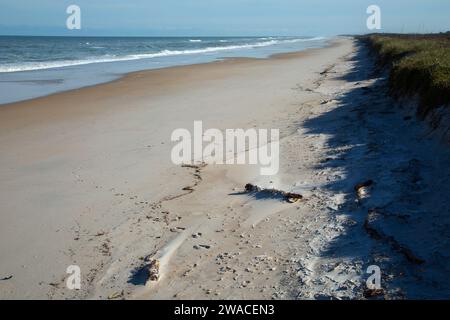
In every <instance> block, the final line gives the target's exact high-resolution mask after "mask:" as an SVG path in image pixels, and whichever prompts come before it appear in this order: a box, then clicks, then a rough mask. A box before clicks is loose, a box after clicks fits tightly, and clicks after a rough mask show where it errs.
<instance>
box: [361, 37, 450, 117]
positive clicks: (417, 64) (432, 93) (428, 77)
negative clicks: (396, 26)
mask: <svg viewBox="0 0 450 320" xmlns="http://www.w3.org/2000/svg"><path fill="white" fill-rule="evenodd" d="M364 39H365V40H366V41H367V42H368V43H369V45H370V47H371V48H372V49H373V50H374V51H375V52H376V53H377V55H378V61H379V63H380V65H381V66H383V67H386V66H388V67H389V68H390V75H389V86H390V91H391V94H393V95H394V96H396V97H399V96H417V97H418V98H419V107H418V114H419V116H422V117H425V116H426V115H427V114H428V113H429V112H430V111H431V110H432V109H435V108H438V107H441V106H446V107H447V108H448V107H449V105H450V33H449V32H447V33H443V34H432V35H396V34H388V35H369V36H367V37H365V38H364Z"/></svg>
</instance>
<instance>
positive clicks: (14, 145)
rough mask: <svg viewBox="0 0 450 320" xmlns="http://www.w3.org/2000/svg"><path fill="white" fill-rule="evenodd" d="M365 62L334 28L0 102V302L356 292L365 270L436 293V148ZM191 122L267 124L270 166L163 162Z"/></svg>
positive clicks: (414, 291)
mask: <svg viewBox="0 0 450 320" xmlns="http://www.w3.org/2000/svg"><path fill="white" fill-rule="evenodd" d="M371 71H372V62H371V60H370V58H369V57H368V56H367V55H366V53H365V52H364V50H361V49H358V48H357V47H356V46H355V43H354V41H353V40H351V39H346V38H341V39H339V40H336V41H335V42H334V44H333V45H332V46H330V47H328V48H325V49H314V50H308V51H307V52H302V53H295V54H287V55H280V56H276V57H272V58H270V59H232V60H225V61H221V62H215V63H210V64H203V65H194V66H184V67H174V68H169V69H162V70H154V71H146V72H138V73H133V74H130V75H128V76H126V77H124V78H122V79H120V80H117V81H114V82H111V83H108V84H102V85H98V86H94V87H90V88H84V89H79V90H74V91H70V92H65V93H60V94H55V95H51V96H48V97H44V98H39V99H35V100H32V101H27V102H21V103H16V104H11V105H5V106H2V107H0V150H1V156H0V181H1V182H0V279H2V278H5V280H0V297H1V298H39V299H46V298H53V299H64V298H101V299H107V298H111V299H121V298H127V299H133V298H135V299H171V298H179V299H201V298H202V299H205V298H206V299H214V298H220V299H239V298H242V299H256V298H263V299H270V298H275V299H298V298H306V299H311V298H312V299H314V298H315V299H320V298H326V299H328V298H338V299H344V298H362V297H363V295H364V292H365V288H366V287H365V279H366V278H367V276H368V275H367V274H366V273H365V272H366V269H367V267H368V266H370V265H373V264H376V265H379V266H380V267H381V269H382V273H383V279H382V284H383V289H384V291H383V292H382V293H381V294H380V296H381V297H386V298H403V297H441V298H448V295H449V292H450V291H449V288H450V286H449V280H448V279H447V277H446V274H448V272H449V271H450V270H449V263H448V262H449V252H450V244H449V239H450V231H449V230H450V229H449V226H450V218H449V209H448V206H449V202H450V200H449V199H448V195H449V194H450V192H449V191H450V190H449V189H450V188H449V185H450V184H449V182H450V181H449V180H450V176H449V170H448V168H449V165H448V164H449V163H450V162H449V160H450V155H449V153H448V152H447V150H446V149H445V148H443V147H442V145H440V144H439V141H438V139H437V138H436V137H434V136H433V135H429V134H427V128H426V127H425V126H424V125H423V124H421V123H419V122H417V121H416V120H415V119H414V118H412V119H410V118H405V116H406V115H407V114H406V113H407V112H408V111H407V110H402V109H401V108H399V107H398V106H396V105H395V103H394V102H393V101H391V100H390V99H389V98H386V90H385V80H384V77H383V76H378V77H375V76H374V75H373V74H372V73H371ZM405 119H407V120H405ZM194 120H202V121H203V124H204V127H205V128H219V129H226V128H253V127H257V128H279V129H280V133H281V155H280V156H281V159H280V160H281V167H280V172H279V174H278V175H277V176H274V177H260V176H259V175H258V172H259V170H258V168H257V167H254V166H212V165H208V166H205V167H198V168H187V167H180V166H175V165H173V164H172V162H171V160H170V152H171V148H172V146H173V144H172V143H171V142H170V136H171V133H172V131H173V130H174V129H176V128H187V129H190V130H192V127H193V121H194ZM368 180H372V181H373V183H372V185H371V186H370V187H368V188H366V189H367V190H365V191H366V192H365V193H364V194H363V193H361V192H360V195H359V196H358V194H357V192H355V190H354V186H355V185H357V184H358V183H361V182H365V181H368ZM246 183H254V184H257V185H259V186H261V187H267V188H272V187H273V188H277V189H280V190H283V191H295V192H298V193H301V194H302V195H303V196H304V199H303V200H302V201H301V202H298V203H294V204H292V203H287V202H284V201H282V199H279V198H277V197H267V196H265V195H261V194H258V193H252V194H245V193H243V192H242V191H243V189H244V186H245V184H246ZM187 186H193V190H194V191H189V190H187V191H183V190H182V189H183V188H184V187H187ZM424 230H426V232H424ZM155 258H157V259H159V261H160V275H161V278H160V280H159V281H157V282H147V280H148V279H147V272H146V270H147V267H148V264H149V263H150V262H151V261H152V259H155ZM414 258H416V260H415V259H414ZM69 265H79V266H80V267H81V273H82V274H81V275H82V288H81V290H75V291H71V290H68V289H67V288H66V286H65V279H66V277H67V274H66V268H67V266H69Z"/></svg>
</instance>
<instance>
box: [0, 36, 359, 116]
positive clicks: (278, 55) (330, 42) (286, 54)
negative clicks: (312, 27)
mask: <svg viewBox="0 0 450 320" xmlns="http://www.w3.org/2000/svg"><path fill="white" fill-rule="evenodd" d="M341 38H351V37H343V36H337V37H334V38H331V39H328V40H327V41H326V44H325V45H324V46H323V47H320V48H307V49H303V50H299V51H289V52H283V53H275V54H270V55H268V56H267V57H262V58H252V57H239V56H236V57H222V58H220V57H219V58H216V59H215V60H212V61H209V62H199V63H192V64H180V65H171V66H166V67H161V68H150V69H142V70H138V71H131V72H125V73H120V74H116V75H115V76H114V77H112V78H111V79H105V80H99V81H100V82H96V83H94V84H88V85H83V84H79V86H76V87H73V88H68V89H61V91H57V92H52V93H49V94H45V95H42V96H37V97H33V98H26V99H22V100H17V101H12V102H7V103H0V108H2V107H5V106H8V105H13V104H16V103H21V102H26V101H30V100H35V99H40V98H45V97H48V96H52V95H57V94H61V93H66V92H70V91H73V90H80V89H84V88H90V87H95V86H99V85H103V84H108V83H111V82H115V81H119V80H121V79H123V78H126V77H127V76H132V75H133V74H137V73H142V72H151V71H158V70H164V69H171V68H179V67H190V66H195V65H202V64H214V63H220V62H224V61H236V60H244V61H245V60H270V59H277V58H283V57H289V56H291V55H294V56H295V55H296V54H300V53H302V52H306V51H310V50H320V49H324V48H327V47H329V46H332V45H333V43H334V42H335V41H336V40H338V39H341ZM111 63H114V62H106V63H93V64H94V65H96V66H101V65H102V64H111ZM119 63H120V62H119ZM65 68H67V67H62V68H54V69H53V70H64V69H65ZM69 68H70V67H69ZM46 70H49V69H43V70H36V71H37V72H39V71H46ZM36 71H24V72H36ZM26 81H34V80H19V81H16V82H19V83H20V82H26ZM36 81H39V80H36ZM49 81H50V80H49ZM55 81H56V80H55Z"/></svg>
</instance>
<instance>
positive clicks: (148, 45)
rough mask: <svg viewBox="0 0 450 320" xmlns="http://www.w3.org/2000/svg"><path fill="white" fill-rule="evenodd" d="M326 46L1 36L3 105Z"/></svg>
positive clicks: (314, 42)
mask: <svg viewBox="0 0 450 320" xmlns="http://www.w3.org/2000/svg"><path fill="white" fill-rule="evenodd" d="M326 42H327V39H326V38H323V37H166V38H164V37H146V38H139V37H129V38H120V37H17V36H14V37H13V36H0V103H9V102H15V101H20V100H26V99H30V98H35V97H39V96H44V95H48V94H51V93H55V92H60V91H65V90H70V89H75V88H80V87H84V86H90V85H94V84H98V83H103V82H107V81H111V80H114V79H117V78H119V77H120V76H122V75H124V74H126V73H129V72H133V71H139V70H149V69H156V68H165V67H170V66H176V65H188V64H197V63H205V62H211V61H215V60H219V59H224V58H230V57H252V58H266V57H268V56H270V55H273V54H277V53H284V52H293V51H301V50H305V49H308V48H319V47H323V46H324V45H325V44H326Z"/></svg>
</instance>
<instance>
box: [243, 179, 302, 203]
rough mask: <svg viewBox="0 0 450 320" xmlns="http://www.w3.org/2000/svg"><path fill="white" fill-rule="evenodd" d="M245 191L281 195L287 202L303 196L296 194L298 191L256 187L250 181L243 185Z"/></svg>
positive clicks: (297, 199)
mask: <svg viewBox="0 0 450 320" xmlns="http://www.w3.org/2000/svg"><path fill="white" fill-rule="evenodd" d="M245 192H247V193H249V192H261V193H267V194H270V195H272V196H279V197H282V198H283V199H284V200H286V201H287V202H289V203H295V202H298V201H300V200H301V199H303V196H302V195H301V194H298V193H293V192H285V191H282V190H277V189H265V188H260V187H258V186H256V185H253V184H251V183H247V184H246V185H245Z"/></svg>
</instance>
